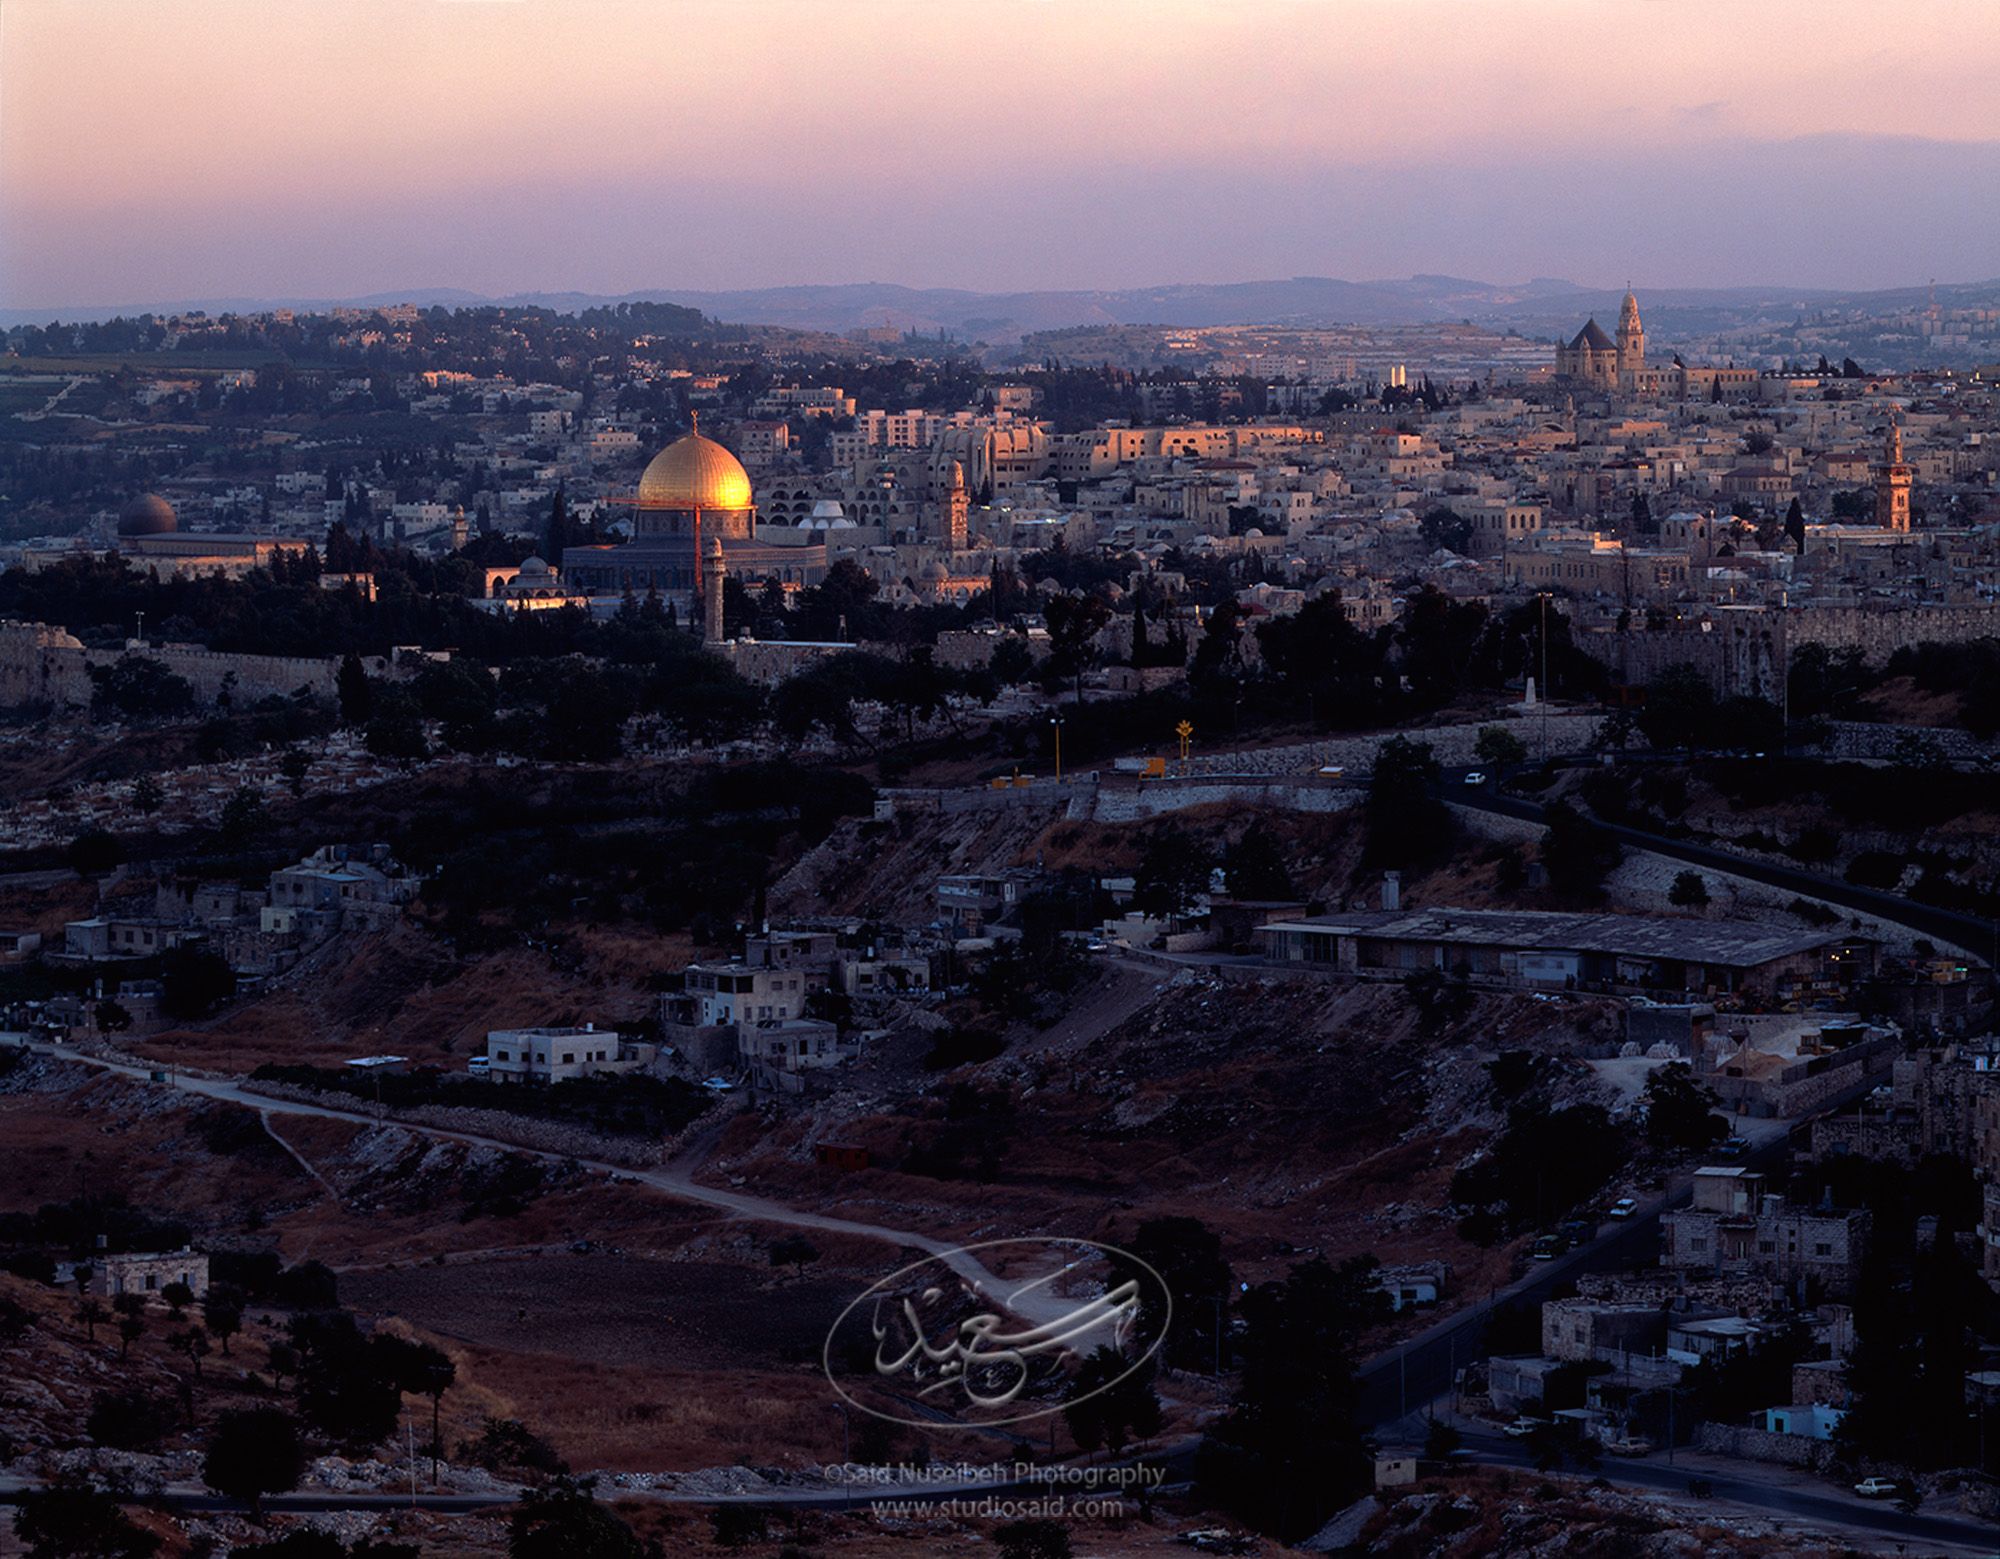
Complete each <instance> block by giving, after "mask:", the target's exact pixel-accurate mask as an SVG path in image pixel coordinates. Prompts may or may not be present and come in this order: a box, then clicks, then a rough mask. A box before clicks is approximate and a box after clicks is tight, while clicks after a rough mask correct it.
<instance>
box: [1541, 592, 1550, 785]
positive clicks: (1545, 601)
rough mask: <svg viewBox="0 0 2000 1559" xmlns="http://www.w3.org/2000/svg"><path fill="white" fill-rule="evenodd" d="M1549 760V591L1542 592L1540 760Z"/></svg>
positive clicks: (1545, 761)
mask: <svg viewBox="0 0 2000 1559" xmlns="http://www.w3.org/2000/svg"><path fill="white" fill-rule="evenodd" d="M1548 761H1549V593H1548V591H1546V590H1544V591H1543V592H1542V762H1543V763H1547V762H1548Z"/></svg>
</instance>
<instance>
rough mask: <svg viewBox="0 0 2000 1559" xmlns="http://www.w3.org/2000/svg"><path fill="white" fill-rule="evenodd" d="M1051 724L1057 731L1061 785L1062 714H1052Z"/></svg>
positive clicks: (1057, 777) (1057, 767) (1057, 774)
mask: <svg viewBox="0 0 2000 1559" xmlns="http://www.w3.org/2000/svg"><path fill="white" fill-rule="evenodd" d="M1049 725H1050V726H1051V727H1052V728H1053V729H1054V731H1055V733H1056V783H1057V784H1058V785H1060V784H1061V783H1062V728H1063V722H1062V716H1061V715H1050V716H1049Z"/></svg>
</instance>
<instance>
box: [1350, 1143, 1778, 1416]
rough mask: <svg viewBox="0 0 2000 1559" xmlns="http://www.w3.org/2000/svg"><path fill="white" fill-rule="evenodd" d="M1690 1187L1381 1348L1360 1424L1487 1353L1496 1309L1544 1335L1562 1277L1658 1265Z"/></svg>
mask: <svg viewBox="0 0 2000 1559" xmlns="http://www.w3.org/2000/svg"><path fill="white" fill-rule="evenodd" d="M1799 1124H1803V1123H1802V1122H1801V1123H1799ZM1795 1129H1796V1128H1795ZM1790 1141H1791V1134H1790V1133H1789V1132H1787V1133H1785V1134H1783V1135H1780V1136H1777V1137H1774V1138H1772V1139H1771V1140H1770V1141H1768V1142H1765V1143H1763V1144H1762V1145H1760V1146H1758V1147H1755V1148H1753V1149H1751V1151H1750V1152H1749V1153H1747V1154H1746V1155H1745V1156H1744V1157H1743V1158H1742V1159H1741V1160H1739V1161H1738V1162H1740V1163H1742V1164H1743V1165H1745V1166H1746V1167H1756V1168H1761V1169H1766V1170H1769V1169H1772V1168H1775V1167H1779V1166H1781V1165H1782V1163H1783V1161H1784V1157H1785V1154H1786V1152H1787V1149H1788V1147H1789V1144H1790ZM1692 1194H1693V1181H1692V1179H1688V1178H1683V1179H1681V1180H1679V1181H1677V1182H1675V1183H1674V1184H1673V1185H1672V1186H1670V1187H1669V1189H1668V1190H1667V1192H1666V1193H1665V1194H1663V1195H1659V1196H1655V1197H1653V1198H1651V1199H1649V1200H1647V1201H1645V1202H1643V1203H1641V1204H1640V1207H1639V1210H1638V1212H1637V1213H1635V1214H1634V1215H1633V1216H1632V1217H1630V1218H1626V1219H1621V1220H1617V1221H1608V1222H1606V1223H1604V1224H1602V1225H1600V1228H1599V1234H1598V1237H1597V1238H1596V1239H1594V1240H1592V1241H1591V1242H1590V1243H1589V1244H1588V1245H1584V1246H1581V1247H1579V1248H1577V1249H1575V1250H1572V1251H1570V1252H1568V1253H1567V1254H1565V1255H1561V1256H1558V1257H1556V1258H1555V1259H1554V1260H1552V1261H1532V1262H1530V1263H1529V1265H1528V1270H1527V1271H1526V1272H1525V1273H1523V1274H1522V1275H1521V1276H1520V1277H1519V1278H1518V1279H1516V1280H1515V1281H1514V1282H1513V1283H1511V1284H1509V1285H1508V1286H1507V1287H1506V1288H1503V1289H1501V1290H1499V1291H1498V1292H1497V1293H1494V1294H1490V1295H1488V1296H1487V1298H1485V1299H1483V1300H1479V1301H1477V1302H1476V1303H1474V1304H1472V1305H1470V1306H1468V1307H1467V1308H1466V1309H1464V1310H1460V1311H1458V1312H1456V1313H1454V1314H1452V1315H1448V1316H1446V1317H1445V1318H1444V1319H1443V1320H1441V1321H1439V1322H1438V1323H1437V1324H1436V1325H1435V1326H1432V1327H1431V1328H1429V1329H1428V1330H1427V1331H1424V1332H1420V1333H1419V1334H1418V1335H1417V1336H1415V1337H1413V1338H1411V1339H1410V1340H1409V1341H1408V1342H1405V1343H1401V1344H1399V1345H1398V1346H1396V1347H1394V1348H1390V1349H1388V1350H1386V1351H1385V1352H1382V1353H1378V1354H1377V1355H1376V1356H1375V1357H1374V1358H1372V1359H1370V1360H1368V1361H1367V1363H1365V1364H1363V1365H1362V1366H1361V1368H1360V1370H1359V1371H1357V1372H1356V1379H1357V1381H1358V1383H1359V1386H1360V1400H1359V1416H1360V1419H1361V1422H1362V1424H1363V1425H1364V1426H1366V1427H1368V1428H1370V1429H1376V1430H1381V1429H1385V1428H1388V1427H1390V1426H1393V1425H1394V1424H1395V1423H1396V1422H1397V1420H1399V1419H1402V1418H1406V1417H1408V1416H1409V1415H1411V1414H1413V1413H1421V1412H1422V1411H1423V1410H1424V1408H1425V1407H1426V1406H1428V1405H1429V1404H1430V1403H1432V1402H1434V1401H1436V1400H1437V1399H1438V1398H1440V1397H1443V1396H1445V1395H1446V1394H1447V1393H1449V1392H1450V1391H1451V1389H1452V1381H1453V1378H1454V1376H1455V1374H1456V1372H1457V1370H1458V1369H1460V1368H1462V1367H1463V1366H1465V1365H1467V1364H1471V1363H1474V1362H1476V1361H1477V1360H1479V1359H1483V1358H1484V1357H1486V1353H1487V1349H1486V1333H1487V1329H1488V1327H1489V1326H1490V1325H1491V1324H1492V1321H1493V1319H1494V1317H1495V1316H1496V1315H1497V1314H1500V1313H1501V1312H1503V1311H1515V1312H1518V1311H1520V1310H1522V1309H1526V1310H1527V1311H1529V1312H1530V1316H1531V1318H1532V1320H1533V1322H1534V1331H1535V1335H1537V1336H1539V1335H1540V1333H1541V1307H1542V1301H1543V1300H1545V1299H1550V1298H1553V1297H1555V1294H1556V1291H1557V1290H1558V1289H1560V1288H1562V1287H1563V1286H1564V1285H1566V1284H1570V1283H1574V1282H1575V1281H1576V1279H1577V1278H1578V1277H1580V1276H1582V1275H1583V1274H1585V1273H1588V1272H1629V1271H1633V1270H1635V1269H1638V1268H1648V1269H1650V1268H1652V1267H1655V1266H1657V1265H1658V1259H1659V1250H1660V1215H1661V1214H1662V1213H1664V1212H1667V1211H1669V1210H1670V1209H1672V1208H1675V1207H1684V1206H1686V1205H1687V1203H1688V1201H1689V1199H1690V1197H1691V1196H1692Z"/></svg>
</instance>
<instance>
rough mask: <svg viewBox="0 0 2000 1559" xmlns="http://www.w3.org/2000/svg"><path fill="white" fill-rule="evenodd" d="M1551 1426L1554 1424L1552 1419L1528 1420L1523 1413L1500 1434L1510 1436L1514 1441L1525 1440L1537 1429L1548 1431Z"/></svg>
mask: <svg viewBox="0 0 2000 1559" xmlns="http://www.w3.org/2000/svg"><path fill="white" fill-rule="evenodd" d="M1553 1424H1554V1420H1553V1419H1547V1418H1530V1417H1529V1416H1528V1415H1527V1414H1526V1413H1523V1414H1522V1415H1521V1416H1520V1417H1519V1418H1517V1419H1515V1420H1514V1422H1513V1423H1511V1424H1509V1425H1507V1426H1506V1427H1505V1428H1504V1429H1502V1430H1501V1431H1500V1432H1501V1433H1502V1434H1507V1435H1512V1436H1513V1437H1514V1438H1515V1439H1516V1440H1525V1439H1527V1438H1528V1436H1529V1435H1531V1434H1533V1433H1534V1432H1535V1431H1536V1430H1537V1429H1548V1428H1551V1427H1553Z"/></svg>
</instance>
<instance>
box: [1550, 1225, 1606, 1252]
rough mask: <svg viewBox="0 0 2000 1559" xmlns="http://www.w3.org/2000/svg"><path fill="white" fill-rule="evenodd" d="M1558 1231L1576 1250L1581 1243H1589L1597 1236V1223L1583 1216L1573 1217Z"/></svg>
mask: <svg viewBox="0 0 2000 1559" xmlns="http://www.w3.org/2000/svg"><path fill="white" fill-rule="evenodd" d="M1556 1233H1558V1234H1560V1235H1561V1236H1562V1237H1563V1238H1564V1239H1565V1240H1567V1241H1569V1248H1570V1249H1571V1250H1575V1249H1576V1248H1577V1247H1578V1246H1579V1245H1588V1244H1589V1243H1590V1242H1591V1241H1592V1240H1594V1239H1596V1238H1597V1225H1596V1224H1594V1223H1590V1222H1587V1221H1586V1220H1584V1219H1582V1218H1572V1219H1571V1220H1570V1221H1569V1222H1568V1223H1566V1224H1564V1225H1563V1226H1562V1227H1561V1228H1560V1229H1558V1230H1556Z"/></svg>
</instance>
